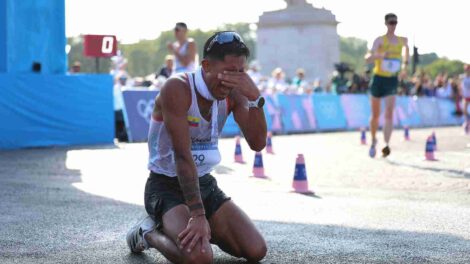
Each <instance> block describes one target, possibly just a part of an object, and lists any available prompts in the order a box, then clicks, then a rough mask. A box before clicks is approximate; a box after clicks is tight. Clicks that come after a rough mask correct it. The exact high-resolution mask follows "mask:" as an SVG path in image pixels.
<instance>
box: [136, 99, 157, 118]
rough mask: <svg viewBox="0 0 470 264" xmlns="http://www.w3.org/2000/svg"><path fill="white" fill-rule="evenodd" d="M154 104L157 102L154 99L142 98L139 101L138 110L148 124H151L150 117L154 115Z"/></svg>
mask: <svg viewBox="0 0 470 264" xmlns="http://www.w3.org/2000/svg"><path fill="white" fill-rule="evenodd" d="M154 104H155V102H154V101H153V100H144V99H140V100H139V101H138V102H137V112H138V113H139V115H140V116H141V117H142V118H143V119H145V122H147V123H148V124H150V117H151V116H152V112H153V107H154Z"/></svg>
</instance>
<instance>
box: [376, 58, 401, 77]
mask: <svg viewBox="0 0 470 264" xmlns="http://www.w3.org/2000/svg"><path fill="white" fill-rule="evenodd" d="M400 66H401V61H400V60H399V59H383V60H382V65H381V68H382V71H383V72H386V73H390V74H396V73H398V72H399V71H400Z"/></svg>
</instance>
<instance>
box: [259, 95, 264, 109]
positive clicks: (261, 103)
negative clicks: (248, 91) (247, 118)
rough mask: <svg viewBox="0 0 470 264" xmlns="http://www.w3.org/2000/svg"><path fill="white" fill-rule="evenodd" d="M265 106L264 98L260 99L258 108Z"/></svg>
mask: <svg viewBox="0 0 470 264" xmlns="http://www.w3.org/2000/svg"><path fill="white" fill-rule="evenodd" d="M263 106H264V97H260V98H259V100H258V108H262V107H263Z"/></svg>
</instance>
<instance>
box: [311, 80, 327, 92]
mask: <svg viewBox="0 0 470 264" xmlns="http://www.w3.org/2000/svg"><path fill="white" fill-rule="evenodd" d="M313 92H314V93H323V92H325V90H324V89H323V88H322V86H321V80H320V78H315V80H314V81H313Z"/></svg>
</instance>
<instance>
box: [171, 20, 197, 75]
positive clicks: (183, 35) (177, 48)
mask: <svg viewBox="0 0 470 264" xmlns="http://www.w3.org/2000/svg"><path fill="white" fill-rule="evenodd" d="M174 32H175V38H176V41H175V42H173V43H168V45H167V47H168V51H169V52H170V53H171V54H173V55H174V56H175V59H174V61H175V63H174V66H173V67H174V69H173V72H174V73H181V72H192V71H195V70H196V66H197V59H196V58H197V47H196V42H195V41H194V39H191V38H188V27H187V26H186V24H185V23H183V22H178V23H176V26H175V29H174Z"/></svg>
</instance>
